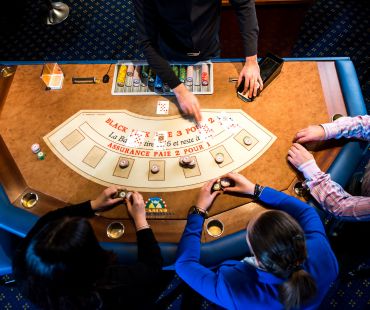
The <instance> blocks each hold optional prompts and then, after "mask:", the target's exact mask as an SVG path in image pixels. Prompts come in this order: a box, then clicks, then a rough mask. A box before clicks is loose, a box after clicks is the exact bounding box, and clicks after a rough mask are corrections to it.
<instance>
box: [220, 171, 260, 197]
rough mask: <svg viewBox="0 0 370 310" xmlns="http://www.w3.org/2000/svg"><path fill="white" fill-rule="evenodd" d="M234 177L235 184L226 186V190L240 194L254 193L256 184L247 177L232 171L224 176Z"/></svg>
mask: <svg viewBox="0 0 370 310" xmlns="http://www.w3.org/2000/svg"><path fill="white" fill-rule="evenodd" d="M224 177H225V178H229V179H232V180H233V181H234V182H235V185H234V186H230V187H226V188H224V192H234V193H240V194H247V195H253V194H254V188H255V186H256V184H254V183H252V182H251V181H249V180H248V179H247V178H246V177H244V176H242V175H241V174H239V173H234V172H230V173H228V174H226V175H225V176H224Z"/></svg>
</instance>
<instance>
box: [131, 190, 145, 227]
mask: <svg viewBox="0 0 370 310" xmlns="http://www.w3.org/2000/svg"><path fill="white" fill-rule="evenodd" d="M126 205H127V210H128V213H129V214H130V215H131V217H132V218H133V220H134V222H135V226H136V229H137V230H139V228H148V227H149V225H148V222H147V221H146V213H145V203H144V198H143V196H142V195H141V194H140V193H138V192H133V193H132V195H131V196H130V199H126Z"/></svg>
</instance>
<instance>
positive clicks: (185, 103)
mask: <svg viewBox="0 0 370 310" xmlns="http://www.w3.org/2000/svg"><path fill="white" fill-rule="evenodd" d="M173 92H174V93H175V95H176V98H177V101H178V103H179V105H180V109H181V110H182V112H183V113H184V114H186V115H190V116H193V117H194V119H195V121H196V122H197V123H199V122H200V121H201V120H202V114H201V112H200V105H199V102H198V99H197V97H196V96H195V95H194V94H193V93H192V92H190V91H189V90H188V89H187V88H186V87H185V85H184V84H182V83H181V84H180V85H179V86H177V87H175V88H174V89H173Z"/></svg>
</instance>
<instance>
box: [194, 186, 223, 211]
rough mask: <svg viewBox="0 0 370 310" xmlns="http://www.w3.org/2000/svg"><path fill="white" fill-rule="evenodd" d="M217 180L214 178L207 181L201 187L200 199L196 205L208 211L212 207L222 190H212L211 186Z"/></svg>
mask: <svg viewBox="0 0 370 310" xmlns="http://www.w3.org/2000/svg"><path fill="white" fill-rule="evenodd" d="M216 181H217V179H213V180H211V181H209V182H207V183H206V184H204V185H203V186H202V188H201V189H200V192H199V196H198V200H197V203H196V206H197V207H198V208H199V209H202V210H204V211H207V210H208V209H209V208H210V207H211V205H212V203H213V201H214V200H215V198H216V196H217V195H219V194H220V193H221V192H220V191H214V192H212V191H211V188H212V186H213V184H214V183H215V182H216Z"/></svg>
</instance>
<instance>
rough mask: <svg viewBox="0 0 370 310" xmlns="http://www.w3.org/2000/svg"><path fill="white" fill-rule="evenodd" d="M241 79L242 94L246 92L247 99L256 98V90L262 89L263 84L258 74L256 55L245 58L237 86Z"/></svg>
mask: <svg viewBox="0 0 370 310" xmlns="http://www.w3.org/2000/svg"><path fill="white" fill-rule="evenodd" d="M243 77H244V79H245V82H244V90H243V94H246V93H247V92H248V95H247V96H248V98H252V97H255V96H257V90H258V89H260V90H262V89H263V82H262V78H261V74H260V67H259V66H258V61H257V55H254V56H250V57H246V58H245V64H244V67H243V69H242V71H241V72H240V75H239V79H238V86H239V84H240V83H241V81H242V80H243Z"/></svg>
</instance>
